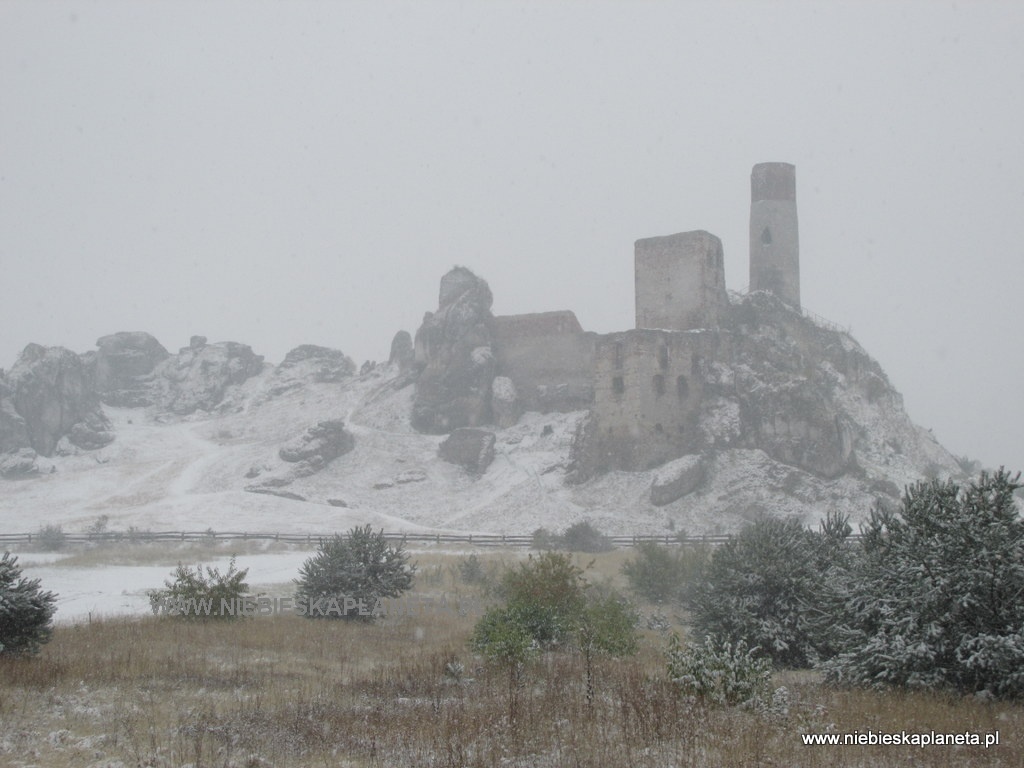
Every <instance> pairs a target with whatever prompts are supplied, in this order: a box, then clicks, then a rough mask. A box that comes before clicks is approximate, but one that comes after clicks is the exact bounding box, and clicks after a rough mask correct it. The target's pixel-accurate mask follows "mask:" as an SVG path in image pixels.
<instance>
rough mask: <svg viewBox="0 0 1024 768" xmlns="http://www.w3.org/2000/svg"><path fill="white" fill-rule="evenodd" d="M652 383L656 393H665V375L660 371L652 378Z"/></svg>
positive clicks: (659, 394)
mask: <svg viewBox="0 0 1024 768" xmlns="http://www.w3.org/2000/svg"><path fill="white" fill-rule="evenodd" d="M651 384H652V385H653V387H654V392H655V394H656V395H658V396H659V397H660V396H661V395H664V394H665V377H664V376H662V375H661V374H660V373H659V374H657V375H655V377H654V378H653V379H652V380H651Z"/></svg>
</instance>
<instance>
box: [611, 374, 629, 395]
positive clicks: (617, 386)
mask: <svg viewBox="0 0 1024 768" xmlns="http://www.w3.org/2000/svg"><path fill="white" fill-rule="evenodd" d="M625 391H626V385H625V383H624V382H623V381H622V377H621V376H614V377H612V392H614V393H615V394H616V395H621V394H622V393H623V392H625Z"/></svg>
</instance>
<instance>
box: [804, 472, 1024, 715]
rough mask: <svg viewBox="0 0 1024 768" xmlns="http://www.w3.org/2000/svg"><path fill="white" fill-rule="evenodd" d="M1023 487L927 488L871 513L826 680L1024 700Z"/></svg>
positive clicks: (984, 482)
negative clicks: (1019, 496) (1019, 500)
mask: <svg viewBox="0 0 1024 768" xmlns="http://www.w3.org/2000/svg"><path fill="white" fill-rule="evenodd" d="M1019 480H1020V474H1019V473H1018V474H1017V476H1016V477H1011V476H1010V475H1009V474H1008V473H1006V472H1005V471H1004V470H1002V469H1000V470H999V471H998V472H996V473H995V474H994V475H991V476H990V475H988V474H986V473H982V474H981V476H980V477H979V479H978V480H977V481H975V482H972V483H970V484H969V485H967V486H964V487H962V486H960V485H958V484H957V483H954V482H952V481H948V482H940V481H931V482H928V483H919V484H917V485H916V486H914V487H912V488H909V489H908V490H907V492H906V494H905V495H904V498H903V503H902V506H901V508H900V509H899V510H898V511H896V512H891V511H886V510H884V509H876V510H875V511H874V512H873V513H872V516H871V518H870V521H869V523H868V525H867V528H866V530H865V531H864V542H863V547H864V554H863V561H862V563H861V565H860V567H859V568H858V572H857V573H856V574H855V576H854V578H853V579H852V580H851V585H852V586H851V589H850V594H849V595H848V597H847V599H846V601H845V604H844V606H843V613H842V615H841V617H840V620H839V621H838V622H837V636H838V637H839V638H840V642H841V649H840V650H841V652H840V653H839V654H838V655H837V656H836V657H835V658H834V659H832V660H831V661H829V662H828V663H827V664H825V665H824V667H825V670H826V677H827V679H829V680H830V681H832V682H844V683H853V684H861V685H870V686H876V687H877V686H882V685H894V686H901V687H907V688H944V689H951V690H954V691H959V692H962V693H982V694H986V695H990V696H994V697H999V698H1024V521H1022V520H1021V517H1020V514H1019V512H1018V510H1017V504H1016V501H1015V499H1014V492H1015V491H1016V489H1018V488H1020V487H1021V485H1020V482H1019Z"/></svg>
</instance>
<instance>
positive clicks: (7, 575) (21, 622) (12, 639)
mask: <svg viewBox="0 0 1024 768" xmlns="http://www.w3.org/2000/svg"><path fill="white" fill-rule="evenodd" d="M56 603H57V596H56V595H55V594H54V593H53V592H47V591H44V590H43V589H42V588H41V587H40V586H39V579H26V578H25V577H23V576H22V575H21V568H20V567H19V566H18V558H17V557H14V556H12V555H11V553H10V552H4V554H3V557H0V654H23V653H35V652H36V651H38V650H39V647H40V646H41V645H42V644H43V643H46V642H48V641H49V640H50V636H51V635H52V633H53V614H54V612H55V611H56V610H57V605H56Z"/></svg>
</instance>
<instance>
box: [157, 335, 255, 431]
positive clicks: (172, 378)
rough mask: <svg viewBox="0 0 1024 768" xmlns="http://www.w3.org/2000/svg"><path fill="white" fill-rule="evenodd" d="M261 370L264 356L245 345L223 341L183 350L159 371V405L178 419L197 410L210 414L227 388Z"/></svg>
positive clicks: (221, 399) (222, 397) (219, 402)
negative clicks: (160, 403) (174, 414)
mask: <svg viewBox="0 0 1024 768" xmlns="http://www.w3.org/2000/svg"><path fill="white" fill-rule="evenodd" d="M262 370H263V356H262V355H256V354H253V351H252V348H251V347H250V346H249V345H248V344H238V343H237V342H234V341H225V342H221V343H219V344H205V345H203V346H200V347H197V348H193V347H191V346H189V347H183V348H182V349H181V350H180V351H179V352H178V354H177V355H176V356H175V357H172V358H170V359H168V360H167V361H165V362H164V363H163V364H162V365H161V366H160V369H159V374H160V376H161V378H162V386H163V394H162V397H161V400H162V404H163V405H164V407H166V408H168V409H169V410H170V411H172V412H174V413H176V414H178V415H179V416H187V415H188V414H190V413H193V412H195V411H196V410H197V409H202V410H205V411H210V410H213V409H214V408H216V407H217V406H218V405H220V404H221V402H222V401H223V399H224V395H225V391H226V390H227V388H228V387H229V386H232V385H234V384H241V383H243V382H244V381H246V380H247V379H249V378H250V377H252V376H256V375H257V374H259V373H260V372H261V371H262Z"/></svg>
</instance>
